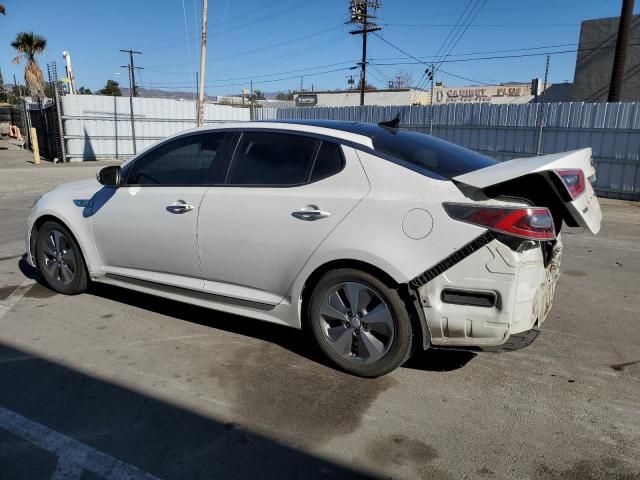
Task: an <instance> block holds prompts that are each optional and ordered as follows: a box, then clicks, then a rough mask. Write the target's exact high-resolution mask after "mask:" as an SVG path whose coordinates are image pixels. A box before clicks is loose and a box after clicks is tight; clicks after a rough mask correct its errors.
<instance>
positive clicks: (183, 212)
mask: <svg viewBox="0 0 640 480" xmlns="http://www.w3.org/2000/svg"><path fill="white" fill-rule="evenodd" d="M229 135H230V134H229ZM227 138H228V134H227V133H225V132H206V133H197V134H190V135H185V136H181V137H178V138H175V139H172V140H170V141H168V142H165V143H164V144H161V145H160V146H158V147H156V148H154V149H152V150H150V151H149V152H147V153H145V154H144V155H142V156H141V157H139V158H137V159H136V160H134V161H133V162H132V163H131V164H129V165H128V166H127V167H125V168H124V169H123V182H124V185H123V186H121V187H119V188H116V189H113V188H110V189H108V188H105V189H103V190H102V191H101V192H100V193H99V194H98V196H97V197H96V198H95V199H94V200H93V202H92V228H93V235H94V240H95V243H96V247H97V250H98V252H99V254H100V258H101V260H102V262H103V265H104V270H105V273H107V274H111V275H122V276H127V277H132V278H137V279H141V280H147V281H153V282H157V283H163V284H169V285H173V286H179V287H185V288H191V289H196V290H201V289H202V286H203V282H202V275H201V269H200V260H199V257H198V247H197V240H196V234H197V229H196V227H197V223H198V212H199V209H200V204H201V202H202V197H203V195H204V193H205V192H206V190H207V186H206V185H207V184H209V183H210V182H211V178H212V177H214V176H216V175H220V173H222V178H224V172H226V169H227V167H228V165H226V164H224V162H225V154H224V146H225V142H226V139H227ZM227 159H228V157H227Z"/></svg>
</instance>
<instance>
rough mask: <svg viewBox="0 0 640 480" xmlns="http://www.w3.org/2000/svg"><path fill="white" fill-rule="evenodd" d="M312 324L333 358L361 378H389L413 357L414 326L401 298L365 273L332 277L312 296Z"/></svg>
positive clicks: (328, 275)
mask: <svg viewBox="0 0 640 480" xmlns="http://www.w3.org/2000/svg"><path fill="white" fill-rule="evenodd" d="M309 320H310V322H311V330H312V331H313V335H314V337H315V340H316V342H317V343H318V346H319V347H320V349H321V350H322V351H323V352H324V353H325V354H326V355H327V357H329V359H330V360H331V361H332V362H333V363H335V364H336V365H337V366H339V367H340V368H342V369H344V370H346V371H348V372H351V373H354V374H356V375H359V376H363V377H377V376H380V375H385V374H386V373H389V372H391V371H392V370H394V369H395V368H396V367H398V366H399V365H401V364H402V363H404V362H405V361H406V359H407V358H408V357H409V355H410V353H411V340H412V331H411V320H410V318H409V314H408V312H407V310H406V308H405V305H404V302H403V301H402V299H401V298H400V296H399V295H398V292H397V291H396V290H395V289H393V288H389V287H388V286H386V285H385V284H384V283H383V282H382V281H380V280H379V279H378V278H376V277H375V276H373V275H371V274H369V273H366V272H362V271H360V270H355V269H347V268H345V269H338V270H333V271H330V272H328V273H326V274H325V275H324V276H323V277H322V278H321V279H320V281H319V282H318V284H317V285H316V287H315V289H314V291H313V294H312V296H311V301H310V305H309Z"/></svg>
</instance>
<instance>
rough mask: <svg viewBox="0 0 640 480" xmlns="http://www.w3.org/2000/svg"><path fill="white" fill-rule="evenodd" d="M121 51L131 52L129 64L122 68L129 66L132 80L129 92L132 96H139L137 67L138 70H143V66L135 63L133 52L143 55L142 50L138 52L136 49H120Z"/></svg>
mask: <svg viewBox="0 0 640 480" xmlns="http://www.w3.org/2000/svg"><path fill="white" fill-rule="evenodd" d="M120 51H121V52H124V53H128V54H129V65H128V66H127V65H122V68H129V70H130V73H129V80H130V81H131V85H129V87H130V92H129V96H130V97H137V96H138V91H137V90H136V72H135V71H136V69H138V70H142V67H136V66H135V65H134V64H133V54H134V53H135V54H136V55H142V52H137V51H135V50H120Z"/></svg>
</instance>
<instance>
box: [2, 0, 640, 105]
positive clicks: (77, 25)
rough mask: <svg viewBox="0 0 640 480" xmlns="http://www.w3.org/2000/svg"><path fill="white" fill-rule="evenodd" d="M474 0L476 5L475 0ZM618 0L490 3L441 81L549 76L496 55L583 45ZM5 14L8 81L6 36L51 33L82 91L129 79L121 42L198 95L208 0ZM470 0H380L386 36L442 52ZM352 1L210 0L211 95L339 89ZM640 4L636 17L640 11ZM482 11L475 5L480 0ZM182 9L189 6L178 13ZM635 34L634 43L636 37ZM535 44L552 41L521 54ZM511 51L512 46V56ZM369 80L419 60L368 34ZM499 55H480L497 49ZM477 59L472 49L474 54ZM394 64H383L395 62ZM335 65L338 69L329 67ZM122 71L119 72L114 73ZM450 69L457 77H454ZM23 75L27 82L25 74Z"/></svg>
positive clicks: (44, 2) (418, 72) (81, 5)
mask: <svg viewBox="0 0 640 480" xmlns="http://www.w3.org/2000/svg"><path fill="white" fill-rule="evenodd" d="M473 1H474V2H475V0H473ZM621 2H622V0H536V1H535V2H531V1H518V0H487V1H486V4H484V7H482V9H481V10H480V12H479V14H478V15H477V17H476V18H475V20H474V23H473V25H472V26H471V27H470V28H469V29H468V30H467V31H466V32H465V34H464V35H463V36H462V38H461V39H460V41H459V42H458V43H457V45H456V46H455V48H454V49H453V50H452V52H451V55H450V56H449V57H448V60H466V61H463V62H460V61H456V62H447V63H445V64H443V65H442V70H443V72H444V71H446V72H447V74H445V73H443V72H441V73H440V75H439V77H438V78H437V79H438V80H442V81H444V83H445V85H448V86H450V85H451V86H453V85H469V84H472V83H473V82H470V81H467V80H464V79H461V78H458V77H464V78H466V79H470V80H473V81H475V82H485V83H496V82H498V83H499V82H505V81H529V80H530V79H531V78H533V77H536V76H539V77H542V76H543V74H544V63H545V57H544V56H543V55H540V56H527V57H520V58H492V59H485V60H478V61H468V60H469V59H471V58H486V57H495V56H504V55H520V54H538V53H541V52H546V51H552V52H559V51H564V50H571V49H575V48H576V46H577V45H576V44H577V42H578V38H579V32H580V21H581V20H584V19H591V18H599V17H611V16H617V15H619V12H620V5H621ZM3 3H4V4H5V5H6V7H7V16H6V17H0V68H2V72H3V75H4V79H5V82H12V75H13V74H14V73H15V74H16V76H17V77H18V78H19V79H21V78H22V72H23V70H22V68H23V67H22V66H16V65H14V64H12V63H11V59H12V58H13V57H14V51H13V49H12V48H11V46H10V42H11V41H12V40H13V38H14V37H15V34H16V33H17V32H19V31H34V32H35V33H38V34H41V35H43V36H44V37H46V38H47V41H48V46H47V50H46V52H45V53H44V55H42V56H41V57H40V58H39V62H40V64H41V66H42V68H43V71H44V72H45V75H46V63H47V62H51V61H56V62H57V64H58V71H59V72H63V71H64V61H63V59H62V51H63V50H69V51H70V52H71V55H72V58H73V63H74V69H75V74H76V78H77V82H78V86H87V87H89V88H91V89H93V90H95V89H98V88H101V87H102V86H103V85H104V84H105V82H106V80H107V79H109V78H112V79H115V80H118V81H119V82H120V83H121V84H123V85H125V84H127V82H128V77H127V74H126V70H125V69H122V68H120V66H121V65H124V64H126V63H127V61H128V59H127V55H125V54H124V53H121V52H119V49H128V48H133V49H135V50H141V51H142V52H144V53H143V55H139V56H137V58H136V61H137V64H138V65H140V66H141V67H144V70H142V71H141V72H140V73H139V74H138V80H139V84H141V85H142V86H143V87H147V88H150V87H153V88H164V89H171V90H181V91H193V90H194V88H195V75H196V73H195V72H196V71H197V69H198V65H199V64H198V62H199V45H198V43H199V32H200V27H199V17H200V14H201V5H202V1H201V0H155V1H142V0H128V1H124V0H111V1H110V2H106V3H105V2H96V1H95V0H85V1H77V0H70V1H68V2H63V3H59V2H52V1H50V0H4V1H3ZM468 3H469V0H448V1H446V2H443V1H430V0H423V1H419V0H382V7H381V9H380V10H379V12H378V15H379V23H380V24H383V26H384V28H383V30H382V32H381V35H382V36H383V37H384V38H385V39H386V40H387V41H388V42H390V43H392V44H393V45H396V46H398V47H399V48H401V49H402V50H404V51H405V52H407V53H408V54H410V55H412V56H418V57H427V58H425V60H426V61H427V62H428V61H429V57H430V56H433V55H434V54H436V52H437V51H438V49H439V48H440V47H441V46H442V44H443V42H444V40H445V38H446V37H447V35H448V34H449V32H450V30H451V26H450V25H452V24H454V23H455V22H456V20H457V19H458V17H459V15H460V14H461V13H462V12H463V11H464V9H465V7H466V6H467V4H468ZM347 4H348V1H347V0H245V1H242V2H240V1H237V0H236V1H232V0H209V37H208V52H207V82H206V83H207V93H208V94H209V95H216V94H227V93H238V92H240V91H241V90H242V88H243V87H248V84H249V79H250V78H251V77H253V78H254V87H255V88H259V89H261V90H263V91H278V90H287V89H297V88H299V86H300V81H301V80H300V75H304V80H303V81H304V88H305V89H309V88H311V86H312V85H313V87H314V88H315V89H316V90H318V89H326V88H343V87H346V86H347V82H346V80H347V76H348V75H350V74H353V75H354V76H356V77H357V72H356V71H350V70H347V69H348V68H349V67H351V66H353V65H354V64H355V62H357V61H359V56H360V49H361V47H360V38H359V37H357V36H352V35H349V34H348V30H349V27H348V26H345V25H344V21H345V20H346V16H347ZM639 4H640V2H637V4H636V12H635V13H639V12H640V5H639ZM478 6H479V4H478ZM183 7H184V8H183ZM632 40H633V39H632ZM535 47H547V48H540V49H537V50H526V51H522V50H520V49H525V48H527V49H529V48H535ZM505 50H513V51H511V52H505ZM368 51H369V57H370V59H372V60H371V62H372V64H376V63H377V64H383V65H377V66H372V67H371V68H370V69H368V72H370V75H368V81H370V82H371V83H373V84H374V85H376V86H379V87H381V86H384V85H385V84H386V82H387V81H388V80H389V79H391V78H392V77H393V76H395V75H396V74H397V73H399V72H400V71H406V72H409V73H411V74H412V75H413V83H414V84H417V83H419V82H420V80H421V78H422V72H423V71H424V66H423V65H420V64H417V65H416V64H413V65H412V64H408V65H402V64H401V63H407V62H414V60H412V59H410V58H408V57H406V56H404V55H403V54H402V53H400V52H399V51H397V50H395V49H394V48H392V47H391V46H390V45H388V44H387V43H385V42H383V41H382V40H380V39H379V38H377V37H370V41H369V49H368ZM495 51H499V52H498V53H482V52H495ZM470 53H471V54H473V55H468V54H470ZM575 57H576V54H575V52H569V53H562V54H555V55H553V56H552V57H551V67H550V76H549V79H550V82H563V81H566V80H568V81H572V80H573V70H574V66H575ZM397 63H400V64H399V65H388V64H397ZM332 70H336V71H332ZM116 73H119V74H116ZM454 75H455V76H454ZM20 81H21V82H22V80H20Z"/></svg>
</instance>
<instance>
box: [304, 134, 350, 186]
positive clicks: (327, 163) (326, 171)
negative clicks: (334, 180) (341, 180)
mask: <svg viewBox="0 0 640 480" xmlns="http://www.w3.org/2000/svg"><path fill="white" fill-rule="evenodd" d="M343 168H344V157H343V156H342V147H341V146H340V145H338V144H337V143H332V142H325V141H323V142H322V145H320V150H318V156H317V157H316V161H315V163H314V165H313V171H312V172H311V178H309V181H310V182H315V181H318V180H322V179H323V178H327V177H330V176H331V175H335V174H336V173H338V172H339V171H341V170H342V169H343Z"/></svg>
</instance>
